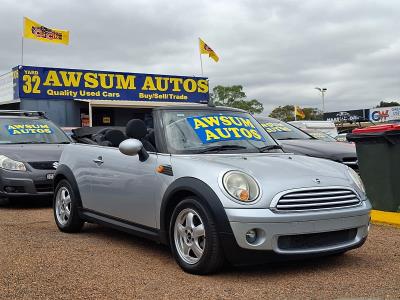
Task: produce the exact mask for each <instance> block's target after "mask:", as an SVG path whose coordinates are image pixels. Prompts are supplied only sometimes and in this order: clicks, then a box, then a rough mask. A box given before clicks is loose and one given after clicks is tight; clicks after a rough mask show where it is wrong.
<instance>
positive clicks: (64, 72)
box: [0, 66, 209, 127]
mask: <svg viewBox="0 0 400 300" xmlns="http://www.w3.org/2000/svg"><path fill="white" fill-rule="evenodd" d="M208 100H209V86H208V80H207V78H205V77H190V76H175V75H156V74H142V73H123V72H110V71H93V70H78V69H60V68H47V67H33V66H17V67H15V68H13V70H12V71H11V72H10V73H7V74H4V75H2V76H1V77H0V109H3V110H4V109H21V110H38V111H44V112H46V114H47V116H48V117H49V118H50V119H51V120H53V121H54V122H56V123H57V124H58V125H60V126H64V127H80V126H125V124H126V123H127V121H128V120H130V119H132V118H140V119H143V120H144V121H146V120H147V119H151V118H150V113H151V110H152V108H154V107H157V106H167V105H176V104H177V103H179V104H183V105H187V104H194V103H198V104H206V103H208Z"/></svg>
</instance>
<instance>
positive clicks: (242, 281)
mask: <svg viewBox="0 0 400 300" xmlns="http://www.w3.org/2000/svg"><path fill="white" fill-rule="evenodd" d="M177 298H179V299H191V298H192V299H349V298H361V299H365V298H368V299H400V228H395V227H389V226H379V225H373V226H372V228H371V231H370V235H369V238H368V240H367V242H366V243H365V244H364V246H363V247H362V248H360V249H356V250H352V251H350V252H347V253H346V254H344V255H342V256H336V257H329V258H321V259H314V260H308V261H297V262H288V263H284V264H282V263H280V264H268V265H262V266H257V267H254V266H253V267H242V268H235V267H229V266H227V267H225V268H224V269H223V270H222V272H220V273H218V274H215V275H211V276H195V275H189V274H186V273H184V272H183V271H182V270H181V269H180V268H179V267H178V266H177V264H176V263H175V262H174V260H173V259H172V257H171V255H170V252H169V249H168V248H166V247H165V246H162V245H158V244H156V243H154V242H151V241H147V240H144V239H141V238H137V237H133V236H130V235H127V234H125V233H121V232H118V231H115V230H112V229H108V228H105V227H102V226H98V225H92V224H90V225H88V224H86V225H85V227H84V229H83V231H82V232H81V233H79V234H65V233H61V232H59V231H58V229H57V228H56V225H55V224H54V221H53V215H52V210H51V208H49V206H48V205H46V203H45V202H43V203H42V202H39V203H37V202H36V203H32V202H30V201H21V202H18V203H17V204H13V205H12V206H10V207H6V208H0V299H177Z"/></svg>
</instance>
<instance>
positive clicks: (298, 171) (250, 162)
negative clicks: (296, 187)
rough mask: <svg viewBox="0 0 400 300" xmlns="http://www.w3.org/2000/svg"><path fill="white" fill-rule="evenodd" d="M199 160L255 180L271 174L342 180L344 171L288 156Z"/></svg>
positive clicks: (206, 157)
mask: <svg viewBox="0 0 400 300" xmlns="http://www.w3.org/2000/svg"><path fill="white" fill-rule="evenodd" d="M200 159H201V160H203V161H204V162H209V163H213V164H219V165H221V167H222V166H223V167H225V168H229V169H236V170H240V169H241V170H243V171H245V172H247V173H249V174H252V175H253V176H255V177H257V178H263V177H265V175H266V174H271V173H272V174H273V176H274V177H276V178H289V177H290V178H292V177H293V178H301V177H304V176H313V177H315V176H320V177H333V178H334V177H336V178H343V170H344V168H343V167H342V166H341V165H338V164H337V163H332V162H330V161H327V160H325V159H316V158H309V157H304V156H300V155H289V154H256V155H247V154H246V155H204V156H202V157H201V158H200ZM268 177H269V176H268Z"/></svg>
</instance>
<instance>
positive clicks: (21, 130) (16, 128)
mask: <svg viewBox="0 0 400 300" xmlns="http://www.w3.org/2000/svg"><path fill="white" fill-rule="evenodd" d="M5 127H6V129H7V131H8V133H9V134H10V135H20V134H51V133H53V130H52V129H51V128H50V127H49V125H47V124H10V125H6V126H5Z"/></svg>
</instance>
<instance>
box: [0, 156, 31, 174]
mask: <svg viewBox="0 0 400 300" xmlns="http://www.w3.org/2000/svg"><path fill="white" fill-rule="evenodd" d="M0 168H2V169H6V170H10V171H26V167H25V165H24V163H23V162H20V161H16V160H13V159H11V158H9V157H7V156H5V155H0Z"/></svg>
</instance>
